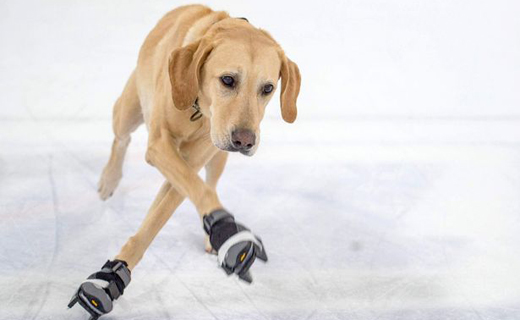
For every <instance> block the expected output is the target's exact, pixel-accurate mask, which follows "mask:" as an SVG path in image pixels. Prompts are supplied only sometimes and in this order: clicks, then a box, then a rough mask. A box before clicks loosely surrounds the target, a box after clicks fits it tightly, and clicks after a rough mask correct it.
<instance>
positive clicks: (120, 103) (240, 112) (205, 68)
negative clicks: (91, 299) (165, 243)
mask: <svg viewBox="0 0 520 320" xmlns="http://www.w3.org/2000/svg"><path fill="white" fill-rule="evenodd" d="M279 79H281V93H280V105H281V115H282V117H283V119H284V120H285V121H286V122H289V123H292V122H294V121H295V119H296V114H297V108H296V101H297V97H298V94H299V91H300V84H301V76H300V72H299V69H298V66H297V65H296V64H295V63H294V62H293V61H291V60H290V59H288V58H287V57H286V55H285V53H284V51H283V50H282V49H281V47H280V45H279V44H278V43H277V42H276V41H275V40H274V39H273V38H272V37H271V35H270V34H269V33H267V32H266V31H264V30H262V29H258V28H256V27H254V26H253V25H252V24H251V23H249V22H248V21H247V20H246V19H243V18H232V17H230V16H229V14H228V13H226V12H223V11H212V10H211V9H210V8H208V7H205V6H202V5H190V6H183V7H179V8H177V9H175V10H173V11H171V12H169V13H167V14H166V15H165V16H164V17H163V18H162V19H161V20H160V21H159V22H158V24H157V25H156V26H155V27H154V28H153V30H152V31H151V32H150V34H149V35H148V36H147V38H146V40H145V41H144V44H143V45H142V47H141V50H140V52H139V58H138V62H137V67H136V68H135V70H134V71H133V72H132V74H131V76H130V78H129V79H128V81H127V83H126V86H125V87H124V90H123V92H122V94H121V96H120V97H119V99H118V100H117V101H116V103H115V105H114V109H113V131H114V135H115V138H114V141H113V144H112V151H111V155H110V159H109V160H108V163H107V164H106V166H105V168H104V169H103V172H102V175H101V178H100V181H99V190H98V192H99V195H100V197H101V199H103V200H106V199H108V198H109V197H110V196H111V195H112V194H113V192H114V190H115V189H116V187H117V185H118V183H119V181H120V179H121V177H122V166H123V160H124V157H125V153H126V150H127V148H128V145H129V143H130V135H131V133H132V132H134V131H135V130H136V129H137V128H138V127H139V126H140V125H141V124H143V123H145V124H146V127H147V129H148V145H147V151H146V161H147V162H148V163H149V164H150V165H152V166H154V167H156V168H157V169H158V170H159V171H160V172H161V173H162V175H163V176H164V177H165V178H166V181H165V182H164V184H163V185H162V187H161V189H160V191H159V193H158V195H157V197H156V198H155V200H154V202H153V203H152V205H151V207H150V209H149V212H148V214H147V216H146V218H145V219H144V221H143V222H142V224H141V226H140V228H139V229H138V231H137V233H136V234H135V235H133V236H132V237H130V238H129V239H128V241H127V242H126V243H125V244H124V246H123V247H122V249H121V251H120V252H119V254H118V255H117V256H116V258H115V259H116V260H115V261H120V262H124V264H125V265H126V266H127V268H128V274H129V272H130V270H132V269H134V268H135V266H136V265H137V264H138V263H139V261H140V260H141V258H142V257H143V254H144V253H145V251H146V250H147V248H148V247H149V245H150V244H151V242H152V241H153V239H154V238H155V236H156V235H157V234H158V232H159V231H160V230H161V228H162V227H163V226H164V225H165V223H166V222H167V221H168V219H170V217H171V215H172V214H173V212H174V211H175V209H176V208H177V207H178V206H179V205H180V204H181V202H182V201H183V200H184V199H185V198H188V199H189V200H190V201H191V202H192V203H193V204H194V205H195V207H196V209H197V211H198V214H199V215H200V218H201V219H204V218H205V217H207V216H208V215H209V214H210V213H212V212H216V211H219V210H223V208H224V207H223V205H222V203H221V202H220V200H219V197H218V196H217V193H216V190H215V188H216V185H217V182H218V180H219V178H220V176H221V174H222V172H223V170H224V167H225V165H226V160H227V157H228V152H240V153H242V154H244V155H247V156H252V155H253V154H254V153H255V151H256V150H257V148H258V144H259V141H260V129H259V124H260V122H261V120H262V118H263V116H264V111H265V108H266V105H267V104H268V102H269V101H270V100H271V98H272V96H273V94H274V92H275V90H276V88H277V84H278V80H279ZM203 167H204V168H205V170H206V180H205V181H203V180H202V179H201V178H200V177H199V175H198V171H200V170H201V169H202V168H203ZM226 219H228V220H226V221H228V222H229V221H231V220H229V217H228V218H226ZM206 231H207V232H209V231H208V230H206ZM205 241H206V244H205V247H206V250H207V251H208V252H211V251H212V250H213V248H212V242H211V239H210V238H209V237H208V236H206V240H205ZM256 243H257V242H256ZM265 258H267V257H265ZM242 259H244V256H242ZM112 267H113V268H115V267H114V266H113V265H111V267H110V268H112ZM103 270H105V269H103ZM107 270H108V269H107ZM111 270H112V269H111ZM114 270H116V269H114ZM128 279H129V278H128ZM105 280H107V279H105ZM107 281H108V280H107ZM119 284H120V283H119ZM119 284H118V285H119ZM120 287H121V286H120ZM119 289H121V288H119ZM120 291H122V290H120ZM121 294H122V292H121ZM112 298H113V297H112ZM113 300H114V299H113Z"/></svg>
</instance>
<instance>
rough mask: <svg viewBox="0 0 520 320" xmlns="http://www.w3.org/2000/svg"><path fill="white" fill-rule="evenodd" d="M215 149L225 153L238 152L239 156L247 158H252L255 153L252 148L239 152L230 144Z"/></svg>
mask: <svg viewBox="0 0 520 320" xmlns="http://www.w3.org/2000/svg"><path fill="white" fill-rule="evenodd" d="M217 148H219V149H221V150H224V151H227V152H240V153H241V154H243V155H245V156H248V157H250V156H252V155H253V154H254V153H255V149H254V148H252V149H249V150H239V149H237V148H235V147H233V146H232V145H231V144H229V145H227V146H225V147H223V148H220V147H219V146H217Z"/></svg>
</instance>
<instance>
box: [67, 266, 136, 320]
mask: <svg viewBox="0 0 520 320" xmlns="http://www.w3.org/2000/svg"><path fill="white" fill-rule="evenodd" d="M130 274H131V272H130V270H129V269H128V264H127V263H126V262H125V261H121V260H114V261H107V262H106V263H105V265H104V266H103V267H102V268H101V270H100V271H98V272H96V273H94V274H92V275H90V276H89V277H88V278H87V280H85V282H83V283H82V284H81V286H80V287H79V289H78V291H76V293H75V294H74V296H72V299H71V300H70V302H69V308H72V307H73V306H74V305H75V304H76V302H78V303H79V305H80V306H82V307H83V308H84V309H85V310H87V312H88V313H89V314H90V315H91V317H90V320H97V319H98V318H99V317H101V316H102V315H104V314H107V313H109V312H110V311H112V307H113V301H114V300H116V299H117V298H119V297H120V296H121V295H122V294H123V292H124V291H125V288H126V287H127V286H128V284H129V283H130Z"/></svg>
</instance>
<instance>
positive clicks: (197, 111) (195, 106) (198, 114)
mask: <svg viewBox="0 0 520 320" xmlns="http://www.w3.org/2000/svg"><path fill="white" fill-rule="evenodd" d="M191 107H192V108H193V109H195V112H194V113H193V114H192V115H191V117H190V121H192V122H194V121H197V120H199V119H200V118H202V112H201V111H200V107H199V98H197V99H196V100H195V102H194V103H193V105H192V106H191Z"/></svg>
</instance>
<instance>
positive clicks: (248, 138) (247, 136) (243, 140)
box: [231, 129, 256, 151]
mask: <svg viewBox="0 0 520 320" xmlns="http://www.w3.org/2000/svg"><path fill="white" fill-rule="evenodd" d="M255 140H256V136H255V134H254V133H253V131H251V130H248V129H237V130H235V131H233V133H232V134H231V143H232V144H233V147H234V148H235V149H237V150H245V151H247V150H249V149H251V148H252V147H253V146H254V145H255Z"/></svg>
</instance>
